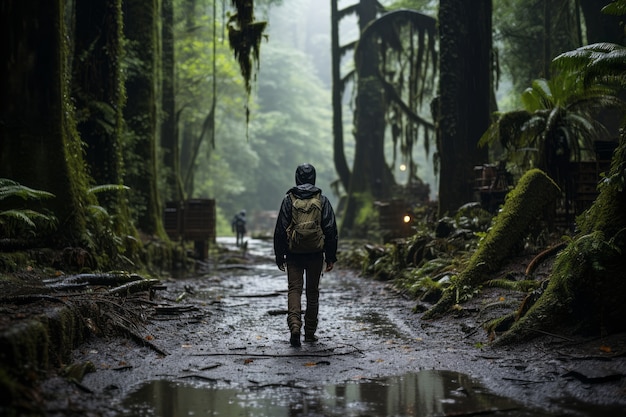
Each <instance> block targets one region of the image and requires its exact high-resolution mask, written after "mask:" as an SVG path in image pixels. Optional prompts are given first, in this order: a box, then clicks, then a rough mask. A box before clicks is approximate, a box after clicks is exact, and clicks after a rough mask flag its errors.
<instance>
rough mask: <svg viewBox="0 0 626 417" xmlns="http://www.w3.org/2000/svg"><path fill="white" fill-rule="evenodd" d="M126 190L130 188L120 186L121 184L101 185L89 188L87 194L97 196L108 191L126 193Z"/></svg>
mask: <svg viewBox="0 0 626 417" xmlns="http://www.w3.org/2000/svg"><path fill="white" fill-rule="evenodd" d="M126 190H130V187H128V186H126V185H122V184H103V185H96V186H95V187H91V188H90V189H89V190H87V192H88V193H89V194H99V193H103V192H109V191H126Z"/></svg>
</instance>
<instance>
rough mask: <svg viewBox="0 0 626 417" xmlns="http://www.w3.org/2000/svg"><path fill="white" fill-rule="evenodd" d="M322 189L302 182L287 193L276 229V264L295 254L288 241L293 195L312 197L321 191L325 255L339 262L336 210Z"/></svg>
mask: <svg viewBox="0 0 626 417" xmlns="http://www.w3.org/2000/svg"><path fill="white" fill-rule="evenodd" d="M321 192H322V190H320V189H319V188H317V187H316V186H315V185H311V184H300V185H297V186H295V187H292V188H291V189H290V190H289V191H287V195H285V198H284V199H283V202H282V204H281V206H280V211H279V212H278V219H277V220H276V228H275V230H274V254H275V255H276V265H278V266H281V265H283V264H284V263H285V260H286V259H289V258H291V257H292V256H293V255H294V254H291V253H290V252H289V243H288V242H287V228H288V227H289V224H290V223H291V208H292V203H291V197H290V195H289V194H291V193H293V194H294V195H295V196H296V197H298V198H301V199H306V198H311V197H313V196H314V195H315V194H317V193H320V198H321V202H322V225H321V226H322V230H323V231H324V256H325V259H326V262H332V263H335V262H337V240H338V234H337V223H336V221H335V212H334V211H333V207H332V205H331V204H330V201H328V198H326V196H324V195H323V194H321Z"/></svg>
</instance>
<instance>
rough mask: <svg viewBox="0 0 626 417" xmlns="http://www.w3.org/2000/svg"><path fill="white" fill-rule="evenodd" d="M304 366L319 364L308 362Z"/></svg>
mask: <svg viewBox="0 0 626 417" xmlns="http://www.w3.org/2000/svg"><path fill="white" fill-rule="evenodd" d="M304 366H317V363H315V362H307V363H305V364H304Z"/></svg>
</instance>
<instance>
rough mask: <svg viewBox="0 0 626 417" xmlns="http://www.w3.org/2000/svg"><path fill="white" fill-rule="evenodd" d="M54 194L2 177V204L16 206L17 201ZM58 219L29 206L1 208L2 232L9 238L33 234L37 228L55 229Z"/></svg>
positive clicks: (0, 196) (0, 185)
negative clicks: (25, 233)
mask: <svg viewBox="0 0 626 417" xmlns="http://www.w3.org/2000/svg"><path fill="white" fill-rule="evenodd" d="M53 197H54V194H51V193H49V192H46V191H41V190H35V189H32V188H29V187H26V186H24V185H21V184H19V183H17V182H15V181H12V180H9V179H6V178H0V204H2V206H3V207H4V206H5V204H6V205H8V207H11V206H12V207H15V206H16V205H17V201H18V199H19V200H27V201H38V200H43V199H48V198H53ZM56 225H57V219H56V217H55V216H54V215H52V214H44V213H41V212H39V211H36V210H33V209H29V208H6V209H0V232H1V234H2V235H4V236H5V237H8V238H14V237H18V236H21V235H22V234H23V233H24V232H27V233H29V234H31V235H34V234H35V233H36V230H37V229H38V226H39V229H40V231H41V229H43V230H47V229H54V228H55V227H56Z"/></svg>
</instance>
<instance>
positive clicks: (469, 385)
mask: <svg viewBox="0 0 626 417" xmlns="http://www.w3.org/2000/svg"><path fill="white" fill-rule="evenodd" d="M122 405H123V407H124V409H125V410H126V411H125V412H123V413H120V414H118V416H120V417H121V416H138V417H140V416H164V417H166V416H194V415H195V416H200V415H202V416H250V417H252V416H271V417H280V416H289V417H293V416H328V417H335V416H337V417H339V416H341V417H349V416H419V417H426V416H450V415H478V414H483V413H486V414H489V415H496V416H535V417H537V416H547V415H548V414H545V413H541V412H538V411H535V410H531V409H526V408H524V406H522V405H520V404H519V403H516V402H514V401H512V400H509V399H507V398H502V397H498V396H496V395H493V394H490V393H489V392H488V391H486V390H485V389H484V388H482V387H481V386H480V384H478V383H477V382H476V381H474V380H472V379H471V378H470V377H468V376H467V375H464V374H459V373H456V372H449V371H421V372H417V373H409V374H405V375H402V376H396V377H390V378H384V379H376V380H366V381H352V382H346V383H343V384H337V385H326V386H323V387H319V388H315V389H310V388H304V387H298V386H297V384H296V385H293V386H292V385H289V384H286V385H280V386H278V385H276V384H271V385H267V386H258V387H254V388H252V389H251V388H246V389H233V388H224V387H217V386H206V385H203V386H200V385H190V384H181V383H176V382H171V381H154V382H151V383H149V384H146V385H144V386H142V387H141V388H140V389H138V390H137V391H136V392H134V393H132V394H131V395H130V396H128V397H127V398H126V399H125V400H124V401H123V403H122Z"/></svg>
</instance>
